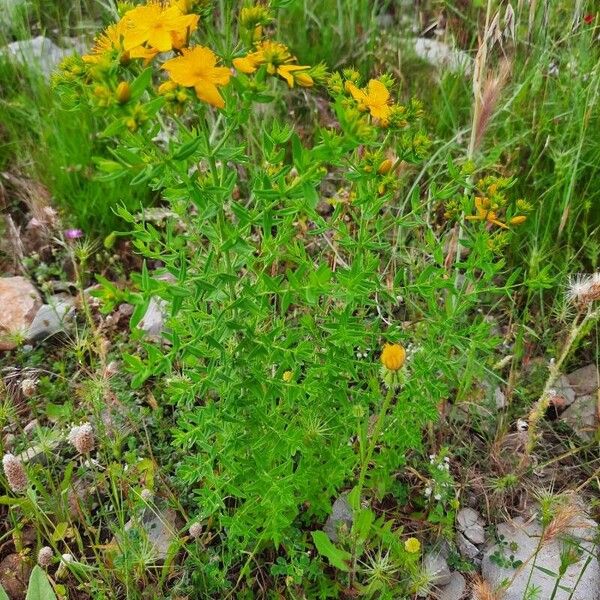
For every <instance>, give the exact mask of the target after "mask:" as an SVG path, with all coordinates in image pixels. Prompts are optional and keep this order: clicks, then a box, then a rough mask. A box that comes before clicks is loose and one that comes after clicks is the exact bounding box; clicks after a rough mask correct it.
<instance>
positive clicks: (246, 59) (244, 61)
mask: <svg viewBox="0 0 600 600" xmlns="http://www.w3.org/2000/svg"><path fill="white" fill-rule="evenodd" d="M233 66H234V67H235V69H236V70H237V71H239V72H240V73H246V75H250V74H251V73H254V71H256V69H257V64H256V62H255V61H254V60H253V59H252V58H250V55H248V56H242V57H240V58H234V59H233Z"/></svg>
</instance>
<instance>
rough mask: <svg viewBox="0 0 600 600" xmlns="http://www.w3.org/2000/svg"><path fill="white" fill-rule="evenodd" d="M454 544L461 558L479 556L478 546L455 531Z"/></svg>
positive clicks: (472, 558)
mask: <svg viewBox="0 0 600 600" xmlns="http://www.w3.org/2000/svg"><path fill="white" fill-rule="evenodd" d="M456 546H457V548H458V552H459V553H460V555H461V556H462V557H463V558H468V559H470V560H474V559H475V558H477V557H478V556H479V548H478V547H477V546H476V545H475V544H473V543H472V542H470V541H469V540H468V539H467V538H466V537H465V536H464V535H463V534H462V533H460V532H457V533H456Z"/></svg>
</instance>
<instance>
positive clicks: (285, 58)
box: [233, 40, 314, 87]
mask: <svg viewBox="0 0 600 600" xmlns="http://www.w3.org/2000/svg"><path fill="white" fill-rule="evenodd" d="M295 61H296V58H295V57H293V56H292V55H291V54H290V51H289V49H288V47H287V46H286V45H285V44H282V43H280V42H274V41H271V40H263V41H261V42H258V43H257V44H256V50H255V51H254V52H250V53H249V54H247V55H246V56H242V57H240V58H235V59H234V60H233V66H234V67H235V68H236V69H237V70H238V71H240V72H241V73H245V74H247V75H250V74H252V73H254V72H255V71H256V70H257V69H258V68H259V67H260V66H261V65H266V69H267V73H268V74H269V75H279V76H280V77H282V78H283V79H285V81H286V82H287V84H288V85H289V86H290V87H294V84H295V83H297V84H298V85H300V86H302V87H311V86H312V85H313V84H314V80H313V78H312V77H311V75H310V74H309V71H310V69H311V67H310V66H308V65H298V64H295Z"/></svg>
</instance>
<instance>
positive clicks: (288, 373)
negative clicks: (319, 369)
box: [282, 371, 294, 383]
mask: <svg viewBox="0 0 600 600" xmlns="http://www.w3.org/2000/svg"><path fill="white" fill-rule="evenodd" d="M293 377H294V373H292V371H286V372H285V373H284V374H283V376H282V379H283V380H284V381H285V382H286V383H289V382H290V381H291V380H292V378H293Z"/></svg>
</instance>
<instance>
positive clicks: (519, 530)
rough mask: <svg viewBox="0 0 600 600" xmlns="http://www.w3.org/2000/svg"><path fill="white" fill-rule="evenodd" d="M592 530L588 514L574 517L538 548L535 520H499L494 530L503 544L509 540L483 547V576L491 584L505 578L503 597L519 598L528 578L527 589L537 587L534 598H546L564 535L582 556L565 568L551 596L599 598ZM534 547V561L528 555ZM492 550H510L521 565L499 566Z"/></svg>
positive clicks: (599, 578)
mask: <svg viewBox="0 0 600 600" xmlns="http://www.w3.org/2000/svg"><path fill="white" fill-rule="evenodd" d="M596 530H597V525H596V523H595V522H594V521H592V520H591V519H589V518H588V517H586V516H584V515H582V516H578V517H575V518H574V520H573V522H572V525H571V526H570V527H568V528H567V530H566V531H565V534H564V536H563V537H562V538H561V539H559V538H558V536H557V537H555V538H554V539H550V540H547V541H546V542H545V543H543V544H542V545H541V548H539V550H538V546H539V544H540V536H541V534H542V527H541V526H540V525H539V524H538V523H537V522H535V521H534V522H530V523H525V522H524V521H523V519H522V518H520V517H518V518H516V519H514V520H513V521H512V522H509V523H503V524H501V525H499V526H498V533H499V534H501V535H503V536H504V544H510V550H507V549H505V546H504V545H502V546H501V545H494V546H491V547H490V548H489V549H488V550H487V552H486V553H485V555H484V558H483V562H482V569H481V571H482V575H483V578H484V579H485V580H486V581H487V582H488V583H489V584H490V585H491V586H492V587H493V588H496V587H499V586H500V585H501V584H502V582H505V581H506V582H507V583H509V584H510V585H508V587H507V588H506V590H505V592H504V594H503V595H502V598H503V600H523V598H524V597H527V590H526V587H527V584H528V581H529V593H531V589H532V588H533V587H535V588H536V589H537V590H539V594H538V595H537V596H536V597H537V598H540V599H546V598H550V597H551V596H552V593H553V590H554V587H555V584H556V578H555V577H553V576H552V575H550V574H549V573H548V571H551V572H554V573H558V570H559V566H560V556H561V553H562V551H563V548H564V543H565V541H564V540H566V539H567V536H568V537H569V538H571V539H573V540H576V541H577V543H578V545H579V546H580V548H581V550H582V556H581V558H580V559H579V561H578V562H576V563H575V564H572V565H571V566H569V567H568V568H567V570H566V572H565V574H564V575H563V577H562V579H561V580H560V586H559V587H558V588H557V590H556V594H555V596H554V599H555V600H600V564H599V563H598V558H597V552H598V548H597V546H596V545H595V544H594V541H593V540H594V536H595V535H596ZM513 547H514V551H513ZM536 551H537V557H536V558H535V561H534V559H533V558H532V557H533V556H534V555H535V554H536ZM494 553H500V554H502V553H504V554H507V553H510V554H514V560H520V561H522V566H521V567H520V568H518V569H516V570H515V569H513V568H510V567H509V568H505V567H501V566H500V565H498V564H497V563H496V562H495V561H494V560H492V556H493V555H494ZM588 560H589V563H588ZM534 562H535V564H534ZM535 565H539V566H541V567H543V568H544V569H545V571H546V572H544V571H542V570H540V569H537V568H535ZM567 590H568V591H567Z"/></svg>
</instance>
